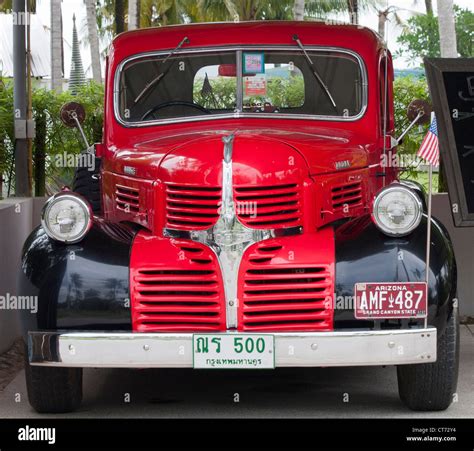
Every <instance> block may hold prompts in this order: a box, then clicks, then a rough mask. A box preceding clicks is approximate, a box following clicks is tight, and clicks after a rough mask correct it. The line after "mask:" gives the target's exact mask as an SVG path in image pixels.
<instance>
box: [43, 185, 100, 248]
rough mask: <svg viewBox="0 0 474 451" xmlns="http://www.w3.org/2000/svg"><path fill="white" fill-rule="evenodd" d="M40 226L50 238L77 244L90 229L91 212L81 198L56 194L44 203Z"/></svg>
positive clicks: (66, 194) (71, 194) (63, 193)
mask: <svg viewBox="0 0 474 451" xmlns="http://www.w3.org/2000/svg"><path fill="white" fill-rule="evenodd" d="M41 225H42V226H43V228H44V230H45V232H46V234H47V235H48V236H49V237H50V238H52V239H54V240H57V241H62V242H63V243H77V242H78V241H80V240H82V238H84V236H85V235H86V233H87V232H88V231H89V229H90V228H91V225H92V210H91V207H90V205H89V204H88V202H87V201H86V200H85V199H84V198H83V197H82V196H79V195H78V194H74V193H70V192H62V193H58V194H55V195H54V196H53V197H51V198H49V199H48V201H47V202H46V204H45V206H44V208H43V212H42V215H41Z"/></svg>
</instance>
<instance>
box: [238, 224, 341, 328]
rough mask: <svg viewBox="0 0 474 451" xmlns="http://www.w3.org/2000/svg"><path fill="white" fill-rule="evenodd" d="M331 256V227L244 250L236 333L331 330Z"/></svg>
mask: <svg viewBox="0 0 474 451" xmlns="http://www.w3.org/2000/svg"><path fill="white" fill-rule="evenodd" d="M334 252H335V251H334V232H333V230H332V228H326V229H323V230H321V231H319V232H317V233H309V234H305V235H297V236H290V237H284V238H274V239H269V240H265V241H263V242H261V243H257V244H254V245H252V246H251V247H250V248H249V249H247V251H246V252H245V255H244V258H243V260H242V264H241V267H240V273H239V295H238V298H239V315H238V317H239V329H240V330H243V331H262V332H267V331H268V332H271V331H273V332H276V331H280V332H281V331H329V330H333V318H334V310H333V297H334V280H335V275H334V259H335V253H334Z"/></svg>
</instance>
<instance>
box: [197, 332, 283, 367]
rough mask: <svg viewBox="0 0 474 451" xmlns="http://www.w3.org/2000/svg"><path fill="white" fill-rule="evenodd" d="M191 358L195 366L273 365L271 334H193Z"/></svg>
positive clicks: (273, 351)
mask: <svg viewBox="0 0 474 451" xmlns="http://www.w3.org/2000/svg"><path fill="white" fill-rule="evenodd" d="M193 358H194V360H193V366H194V368H206V369H223V368H229V369H231V368H232V369H264V368H275V343H274V337H273V335H267V334H195V335H193Z"/></svg>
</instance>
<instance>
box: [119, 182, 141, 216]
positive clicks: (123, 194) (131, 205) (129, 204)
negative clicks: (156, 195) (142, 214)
mask: <svg viewBox="0 0 474 451" xmlns="http://www.w3.org/2000/svg"><path fill="white" fill-rule="evenodd" d="M115 205H116V207H117V209H118V210H121V211H124V212H126V213H138V211H139V210H140V190H139V189H138V188H132V187H130V186H125V185H119V184H116V185H115Z"/></svg>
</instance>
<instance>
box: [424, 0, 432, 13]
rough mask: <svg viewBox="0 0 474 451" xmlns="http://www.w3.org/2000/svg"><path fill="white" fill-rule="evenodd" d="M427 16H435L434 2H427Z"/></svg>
mask: <svg viewBox="0 0 474 451" xmlns="http://www.w3.org/2000/svg"><path fill="white" fill-rule="evenodd" d="M425 7H426V14H431V15H433V0H425Z"/></svg>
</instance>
